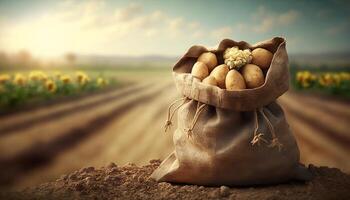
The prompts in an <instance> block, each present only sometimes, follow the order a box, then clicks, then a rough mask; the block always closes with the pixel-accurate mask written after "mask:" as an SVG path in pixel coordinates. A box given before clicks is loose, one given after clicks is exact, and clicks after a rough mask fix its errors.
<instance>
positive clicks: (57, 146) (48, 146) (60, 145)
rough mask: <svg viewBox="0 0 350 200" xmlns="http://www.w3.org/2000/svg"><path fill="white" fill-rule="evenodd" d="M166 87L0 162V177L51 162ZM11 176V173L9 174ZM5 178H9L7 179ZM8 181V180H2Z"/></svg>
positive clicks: (123, 104)
mask: <svg viewBox="0 0 350 200" xmlns="http://www.w3.org/2000/svg"><path fill="white" fill-rule="evenodd" d="M165 88H166V86H161V87H156V89H152V90H150V91H148V92H146V93H144V94H143V95H137V96H135V97H133V98H132V99H128V100H127V101H124V102H123V103H122V104H120V105H119V106H116V107H114V108H113V109H112V110H110V111H109V112H106V114H102V115H100V116H99V117H97V118H95V119H93V120H91V121H88V122H87V123H86V124H85V126H82V127H76V128H75V129H72V130H71V131H69V132H65V133H64V134H62V135H61V136H60V137H58V138H55V139H54V140H51V141H49V142H47V143H43V144H42V145H37V146H32V147H31V148H29V149H27V150H25V151H23V152H22V153H21V154H19V155H16V156H15V157H13V158H11V159H7V160H1V161H0V164H1V165H0V166H1V170H0V171H1V172H6V174H3V175H2V176H0V177H5V175H9V173H7V172H8V171H7V170H8V169H11V170H15V171H14V172H15V173H12V174H22V173H25V172H28V171H30V170H32V169H34V168H36V167H38V166H40V165H43V164H46V163H48V162H49V161H51V160H52V159H53V158H54V157H55V156H57V155H59V154H60V153H62V152H63V151H66V150H68V149H70V148H72V147H74V146H75V145H77V144H78V143H80V142H81V141H82V140H83V139H87V138H88V137H89V136H91V135H92V134H93V133H97V132H98V131H99V130H100V129H101V128H103V127H104V126H105V125H107V124H108V123H109V122H110V121H111V120H112V119H113V118H115V117H117V116H120V115H121V114H123V113H125V112H127V111H128V110H129V109H131V108H132V107H133V106H135V105H136V104H139V103H140V102H149V101H151V100H152V99H155V98H156V97H157V96H158V95H159V93H160V92H161V91H163V90H164V89H165ZM10 174H11V173H10ZM7 178H11V177H8V176H7ZM4 181H9V180H2V182H4Z"/></svg>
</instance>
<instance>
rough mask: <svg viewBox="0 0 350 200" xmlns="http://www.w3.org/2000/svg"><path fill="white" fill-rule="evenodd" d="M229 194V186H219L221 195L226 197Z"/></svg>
mask: <svg viewBox="0 0 350 200" xmlns="http://www.w3.org/2000/svg"><path fill="white" fill-rule="evenodd" d="M229 194H230V188H229V187H227V186H221V187H220V195H221V196H222V197H226V196H228V195H229Z"/></svg>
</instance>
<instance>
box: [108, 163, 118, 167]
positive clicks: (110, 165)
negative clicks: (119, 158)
mask: <svg viewBox="0 0 350 200" xmlns="http://www.w3.org/2000/svg"><path fill="white" fill-rule="evenodd" d="M113 167H117V165H116V164H115V163H114V162H111V163H109V164H108V165H107V168H113Z"/></svg>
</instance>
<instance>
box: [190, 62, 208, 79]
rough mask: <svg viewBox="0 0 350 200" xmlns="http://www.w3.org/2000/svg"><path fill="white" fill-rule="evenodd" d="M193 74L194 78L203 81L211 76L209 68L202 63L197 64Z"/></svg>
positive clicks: (193, 68) (194, 66)
mask: <svg viewBox="0 0 350 200" xmlns="http://www.w3.org/2000/svg"><path fill="white" fill-rule="evenodd" d="M191 74H192V75H193V76H194V77H196V78H199V79H200V80H203V79H204V78H205V77H207V76H208V75H209V71H208V67H207V65H206V64H204V63H202V62H196V63H194V65H193V67H192V71H191Z"/></svg>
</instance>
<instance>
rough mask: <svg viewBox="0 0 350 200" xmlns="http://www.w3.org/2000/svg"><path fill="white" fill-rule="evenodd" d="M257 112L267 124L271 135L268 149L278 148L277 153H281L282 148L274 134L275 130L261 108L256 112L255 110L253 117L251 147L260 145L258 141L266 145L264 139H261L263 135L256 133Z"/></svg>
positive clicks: (257, 124)
mask: <svg viewBox="0 0 350 200" xmlns="http://www.w3.org/2000/svg"><path fill="white" fill-rule="evenodd" d="M258 112H259V113H261V115H262V116H263V117H264V119H265V121H266V123H267V126H268V128H269V131H270V133H271V135H272V141H271V143H270V144H269V145H268V147H271V148H272V147H277V148H278V151H281V150H282V148H283V144H281V143H280V142H279V140H278V138H277V136H276V133H275V129H274V128H273V125H272V123H271V121H270V120H269V118H268V117H267V116H266V114H265V112H264V110H263V108H259V109H257V110H255V112H254V115H255V129H254V137H253V139H252V140H251V142H250V143H251V144H252V145H255V144H258V145H260V141H263V142H265V143H268V142H267V140H266V139H265V138H263V136H264V134H262V133H258V129H259V122H258Z"/></svg>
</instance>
